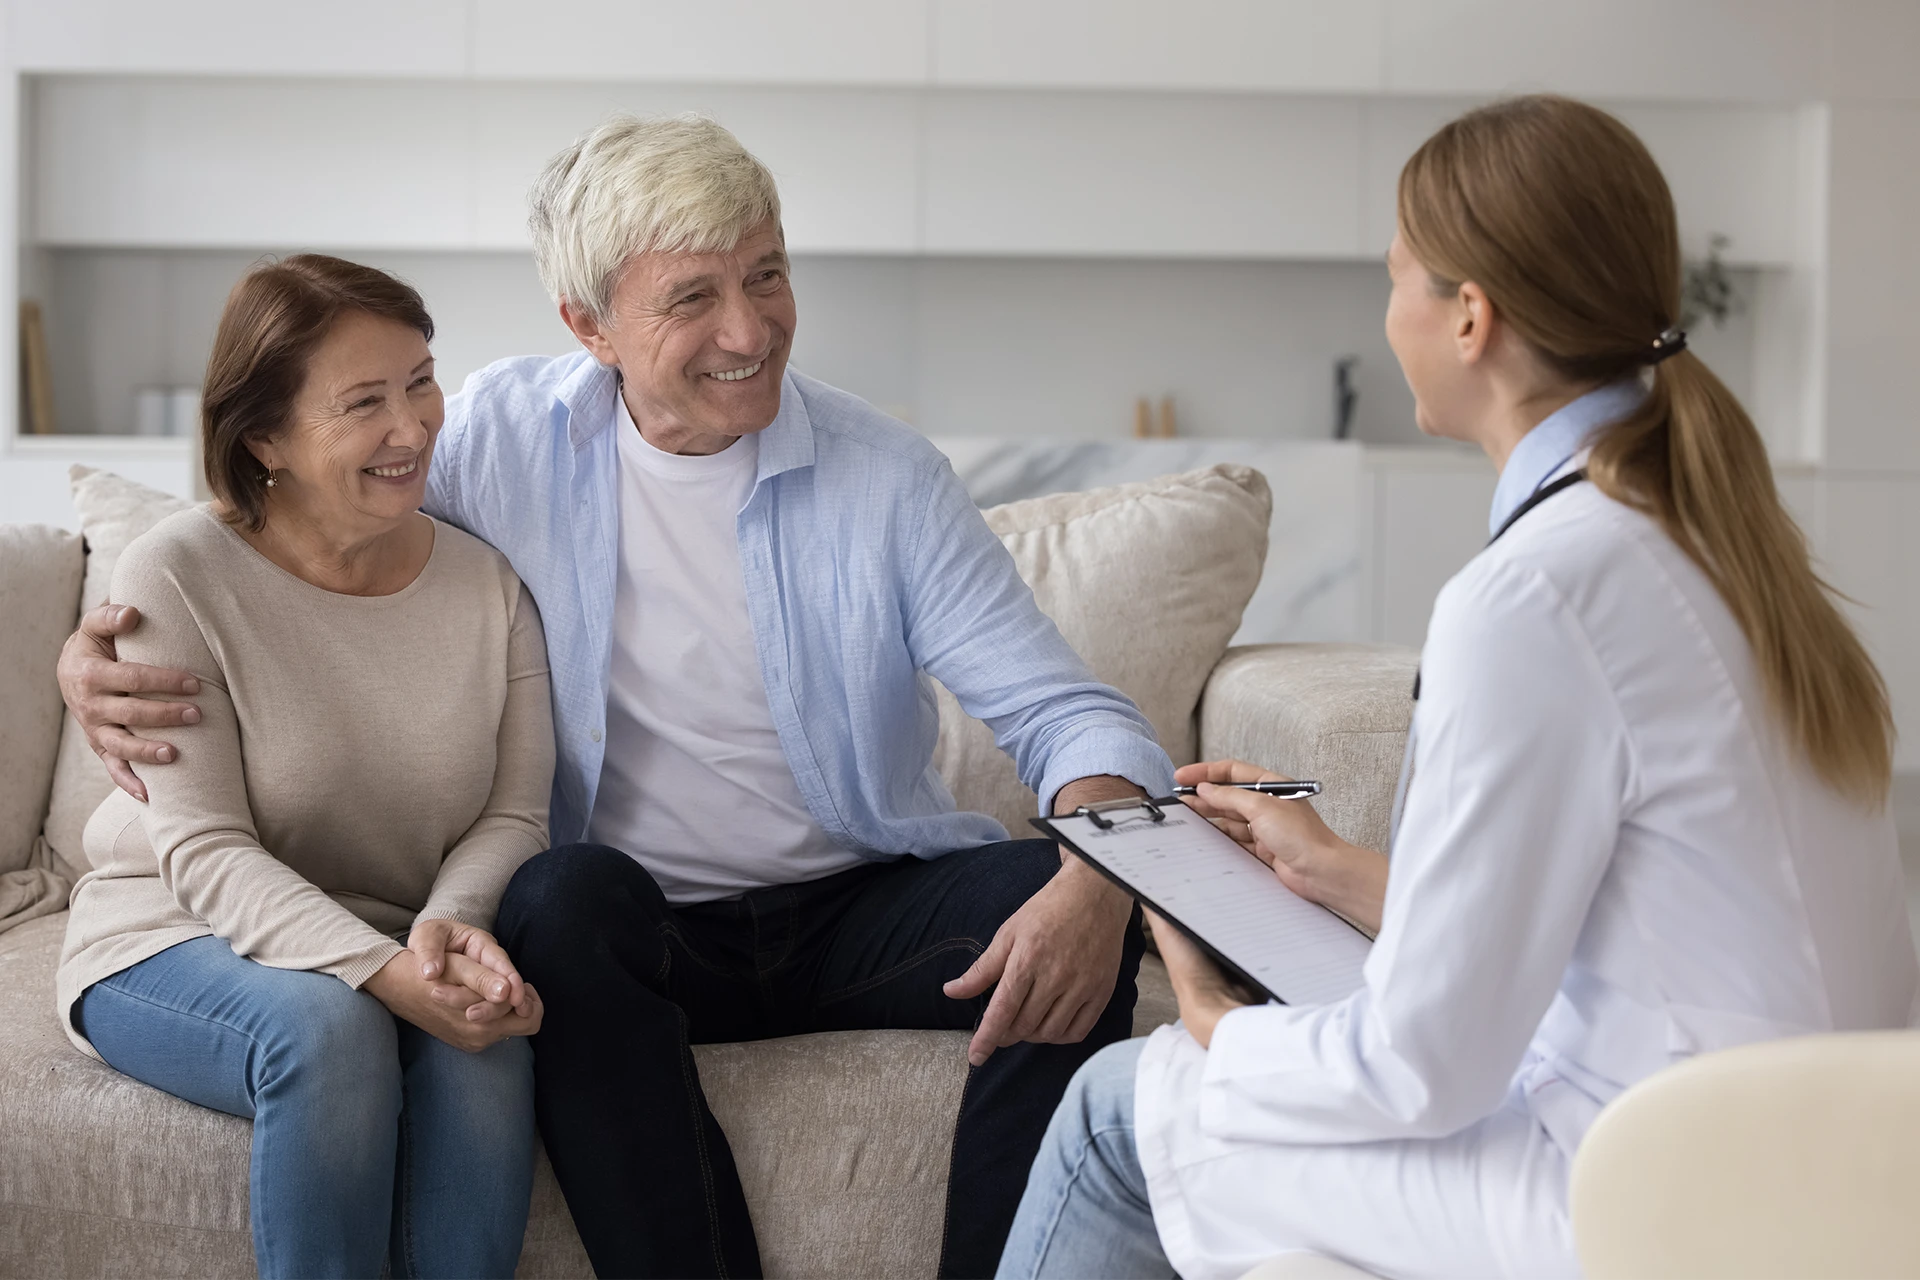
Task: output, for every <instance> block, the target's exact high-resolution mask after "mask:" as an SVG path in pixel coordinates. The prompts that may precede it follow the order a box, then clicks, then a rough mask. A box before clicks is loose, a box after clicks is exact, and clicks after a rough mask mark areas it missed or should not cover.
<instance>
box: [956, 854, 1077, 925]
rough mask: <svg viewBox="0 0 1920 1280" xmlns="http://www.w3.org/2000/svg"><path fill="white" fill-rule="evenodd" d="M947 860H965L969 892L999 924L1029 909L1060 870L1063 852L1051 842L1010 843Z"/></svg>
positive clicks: (963, 863) (963, 866)
mask: <svg viewBox="0 0 1920 1280" xmlns="http://www.w3.org/2000/svg"><path fill="white" fill-rule="evenodd" d="M947 856H948V857H949V858H959V859H962V860H963V861H962V863H961V866H962V868H963V871H964V874H965V876H966V880H967V889H966V892H967V893H968V895H969V896H970V897H972V898H973V899H974V900H975V901H976V902H978V903H979V905H980V907H981V909H982V910H983V912H984V914H986V915H988V916H990V917H992V918H993V920H994V922H995V923H996V924H997V923H998V922H999V921H1004V920H1005V919H1006V918H1007V917H1008V916H1010V915H1012V914H1013V913H1014V912H1016V911H1018V910H1019V909H1020V908H1021V907H1022V906H1024V905H1026V902H1027V900H1028V899H1029V898H1031V897H1033V895H1034V894H1036V893H1039V892H1040V891H1041V890H1042V889H1044V888H1046V887H1047V884H1048V883H1049V882H1050V881H1051V880H1052V879H1053V877H1054V876H1055V875H1056V874H1058V872H1059V870H1060V848H1059V846H1058V845H1056V844H1054V843H1053V842H1052V841H1051V840H1008V841H1005V842H1004V843H1001V844H990V845H985V846H983V847H981V848H978V849H969V850H964V851H962V852H959V853H950V854H948V855H947Z"/></svg>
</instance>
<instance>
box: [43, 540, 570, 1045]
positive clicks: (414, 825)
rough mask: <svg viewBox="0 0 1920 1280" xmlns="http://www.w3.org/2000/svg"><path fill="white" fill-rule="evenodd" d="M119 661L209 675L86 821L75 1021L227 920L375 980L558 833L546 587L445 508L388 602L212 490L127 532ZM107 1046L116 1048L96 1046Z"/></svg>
mask: <svg viewBox="0 0 1920 1280" xmlns="http://www.w3.org/2000/svg"><path fill="white" fill-rule="evenodd" d="M112 599H113V600H114V601H115V602H117V603H120V604H130V605H134V606H136V607H137V608H138V609H139V610H140V613H141V618H142V621H141V624H140V626H139V627H138V629H137V630H136V631H135V632H134V633H133V634H132V635H130V636H127V637H125V638H123V639H122V640H121V641H120V645H119V652H120V656H121V657H122V658H126V659H131V660H132V661H135V662H145V663H151V664H154V665H156V666H165V667H180V668H184V669H185V670H187V671H190V672H192V673H193V674H194V675H196V676H198V677H199V678H200V686H201V692H200V694H199V696H198V697H197V698H196V699H195V701H196V703H197V704H198V705H199V707H200V713H201V720H200V723H199V724H197V725H191V726H188V727H185V728H179V729H170V730H167V731H166V733H165V734H164V735H159V736H164V737H166V738H167V740H169V741H171V742H172V743H173V744H174V745H175V746H176V747H178V748H179V751H180V756H179V759H178V760H176V761H175V762H174V763H172V764H169V765H157V766H152V767H149V768H145V769H143V770H142V771H141V778H142V780H143V781H144V782H145V783H146V786H147V794H148V801H149V802H148V803H147V804H144V805H143V804H141V803H139V802H138V801H136V800H134V799H133V798H132V797H130V796H128V795H126V794H124V793H123V792H120V791H115V792H114V793H113V794H112V795H111V796H110V797H108V799H107V800H106V801H105V802H104V803H103V804H101V806H100V808H99V809H98V810H96V811H95V813H94V815H93V818H92V820H91V821H90V822H89V823H88V824H87V830H86V838H85V847H86V853H87V858H88V860H89V861H90V862H91V863H92V864H93V870H92V872H91V873H89V874H88V875H86V876H85V877H83V878H82V879H81V881H80V883H79V884H78V885H76V886H75V888H74V891H73V914H72V916H71V918H70V919H69V920H68V923H67V941H66V947H65V950H64V951H63V952H62V954H61V957H60V971H59V975H58V981H57V995H58V1000H59V1007H60V1016H61V1018H62V1020H63V1021H65V1022H66V1024H67V1032H68V1034H69V1035H70V1036H72V1037H73V1040H74V1043H76V1044H78V1045H79V1046H80V1047H81V1048H82V1049H84V1050H86V1051H87V1052H89V1053H92V1052H93V1048H92V1046H91V1045H89V1044H87V1043H86V1041H85V1039H84V1038H83V1037H81V1036H80V1034H79V1033H78V1032H77V1031H75V1030H74V1028H73V1023H72V1020H71V1013H72V1009H73V1005H74V1002H75V1001H76V1000H78V999H79V998H80V996H81V994H82V993H84V992H85V991H86V989H87V988H88V987H89V986H91V985H93V984H94V983H96V982H98V981H100V980H101V979H102V978H105V977H107V976H109V975H111V974H114V973H118V972H120V971H121V970H123V969H126V968H130V967H131V966H133V965H136V964H138V963H139V962H140V961H142V960H145V959H147V958H149V957H151V956H154V955H157V954H159V953H160V952H162V951H164V950H166V949H167V948H168V947H171V946H173V945H175V944H176V943H180V942H185V941H187V940H188V939H190V938H198V937H204V936H206V935H208V934H213V935H215V936H217V937H220V938H223V939H225V940H226V941H227V943H228V944H229V945H231V946H232V947H233V949H234V951H236V952H237V953H239V954H240V955H243V956H249V957H251V958H252V959H254V960H257V961H259V962H260V963H261V964H265V965H271V966H272V967H274V968H277V969H310V970H317V971H319V972H322V973H330V974H333V975H334V976H335V977H338V978H339V979H340V980H341V981H343V982H345V983H347V984H348V985H349V986H353V987H358V986H359V985H360V984H361V983H363V982H365V981H366V980H367V979H368V978H370V977H371V976H373V974H374V973H375V972H377V971H378V970H379V968H380V967H381V966H382V965H384V964H385V963H386V962H387V961H388V960H391V959H392V958H393V957H394V956H395V955H396V954H398V953H399V952H400V951H401V950H402V949H403V948H402V947H401V945H400V943H399V942H396V941H395V940H394V935H396V934H404V932H405V931H406V930H407V929H408V928H409V927H410V926H411V925H412V923H413V922H414V921H415V920H416V919H433V918H437V917H448V918H451V919H457V920H462V921H465V922H467V923H469V924H475V925H479V926H481V927H484V928H491V927H492V924H493V915H494V911H495V910H496V908H497V907H498V906H499V903H500V895H501V893H502V892H503V891H504V890H505V888H506V884H507V881H508V879H510V878H511V877H512V875H513V872H514V870H515V869H516V868H517V867H519V865H520V864H521V863H522V862H524V861H526V860H527V859H528V858H529V857H531V856H532V855H533V854H535V853H538V852H539V851H540V850H541V849H542V848H543V847H544V846H545V843H546V837H547V801H548V795H549V791H550V788H551V786H552V782H553V755H554V753H553V718H552V717H553V710H552V705H551V703H550V702H549V700H548V689H547V655H546V644H545V640H544V638H543V636H542V634H541V630H540V618H539V614H538V612H537V611H536V610H535V608H534V605H533V600H532V597H530V596H529V595H528V594H527V590H526V588H525V587H523V586H522V585H521V584H520V580H519V579H518V578H517V577H515V576H514V573H513V570H511V569H510V568H508V567H507V562H506V559H505V558H504V557H503V556H501V555H500V553H499V552H497V551H495V550H494V549H493V548H492V547H490V546H488V545H487V544H486V543H484V542H481V541H480V540H479V539H477V538H474V537H472V536H471V535H469V534H466V533H463V532H461V531H460V530H458V529H455V528H453V527H452V526H451V525H446V524H439V523H436V525H435V527H434V544H433V552H432V554H431V556H429V558H428V560H427V565H426V568H425V569H423V570H422V571H421V573H420V576H419V577H418V578H416V579H414V581H413V582H412V583H411V584H410V585H408V586H407V587H405V588H404V589H403V590H401V591H398V592H396V593H394V594H393V595H390V596H349V595H339V594H336V593H334V592H331V591H324V590H322V589H320V588H319V587H315V586H313V585H311V584H309V583H307V582H303V581H301V580H300V579H299V578H296V577H294V576H293V575H292V574H290V573H287V572H286V571H285V570H283V569H281V568H279V567H278V566H277V565H275V564H273V562H271V561H270V560H268V559H266V557H264V556H262V555H261V554H260V553H259V552H257V551H255V550H254V549H253V548H252V547H251V546H249V545H248V544H247V543H246V542H245V541H244V540H242V539H241V538H240V536H239V535H238V534H236V533H235V532H234V531H233V530H232V529H230V528H228V527H227V526H226V525H224V524H222V523H221V522H220V521H219V520H218V519H217V518H216V517H215V516H214V515H213V514H212V513H211V512H210V511H209V510H208V509H207V508H205V507H196V508H194V509H192V510H189V511H183V512H181V513H179V514H178V515H175V516H172V517H170V518H168V519H167V520H164V521H162V522H161V523H160V524H159V525H157V526H155V527H154V529H153V530H152V531H151V532H149V533H148V534H147V535H146V536H144V537H142V538H140V539H139V540H138V541H136V542H134V543H133V544H132V545H131V546H129V547H128V548H127V550H126V552H125V554H123V555H122V556H121V558H120V562H119V565H118V566H117V567H116V568H115V570H114V574H113V589H112ZM96 1056H97V1055H96Z"/></svg>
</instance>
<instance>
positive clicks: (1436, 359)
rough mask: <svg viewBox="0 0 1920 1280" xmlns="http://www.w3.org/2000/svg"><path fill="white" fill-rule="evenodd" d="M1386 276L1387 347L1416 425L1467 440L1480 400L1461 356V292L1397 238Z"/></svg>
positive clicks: (1465, 318) (1429, 432)
mask: <svg viewBox="0 0 1920 1280" xmlns="http://www.w3.org/2000/svg"><path fill="white" fill-rule="evenodd" d="M1387 274H1388V275H1389V276H1390V277H1391V278H1392V280H1393V293H1392V295H1391V296H1390V297H1389V298H1388V299H1387V323H1386V328H1387V345H1388V346H1390V347H1392V348H1393V354H1394V357H1395V358H1396V359H1398V360H1399V361H1400V371H1401V372H1402V373H1403V374H1405V375H1406V379H1407V387H1408V388H1409V389H1410V390H1411V391H1412V392H1413V411H1414V421H1415V423H1416V424H1417V425H1418V426H1419V428H1420V430H1421V431H1422V432H1424V433H1425V434H1427V435H1430V436H1443V437H1445V438H1447V439H1450V440H1470V439H1472V438H1473V436H1472V426H1473V421H1474V415H1475V413H1476V412H1477V410H1478V406H1479V401H1480V397H1479V395H1478V394H1477V391H1478V387H1477V379H1475V378H1474V377H1473V376H1472V368H1471V364H1470V362H1469V361H1468V360H1467V359H1465V358H1463V357H1464V353H1463V350H1462V337H1463V334H1462V325H1463V323H1470V319H1469V317H1468V315H1467V312H1466V309H1465V307H1463V305H1462V303H1461V296H1460V290H1459V289H1458V288H1457V287H1455V286H1453V285H1451V284H1449V283H1448V282H1447V281H1443V280H1440V279H1438V278H1436V277H1435V276H1434V274H1433V273H1432V272H1430V271H1428V270H1427V268H1426V267H1425V266H1424V265H1423V264H1422V263H1421V262H1420V260H1419V259H1418V258H1416V257H1414V256H1413V250H1411V249H1409V248H1408V247H1407V243H1406V240H1405V239H1404V238H1403V237H1402V236H1400V235H1398V234H1396V235H1395V236H1394V237H1393V244H1392V245H1390V246H1389V247H1388V249H1387Z"/></svg>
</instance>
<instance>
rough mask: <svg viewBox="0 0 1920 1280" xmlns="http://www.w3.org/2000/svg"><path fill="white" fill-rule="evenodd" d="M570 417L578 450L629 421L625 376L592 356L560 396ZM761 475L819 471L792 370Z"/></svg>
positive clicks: (763, 443)
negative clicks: (623, 385) (622, 394)
mask: <svg viewBox="0 0 1920 1280" xmlns="http://www.w3.org/2000/svg"><path fill="white" fill-rule="evenodd" d="M554 399H555V400H556V401H558V402H559V404H560V405H561V406H562V407H563V408H565V409H566V411H567V434H568V438H569V439H570V440H571V441H572V443H573V447H574V448H575V449H579V448H581V447H582V446H583V445H585V444H586V443H587V441H589V440H591V439H593V438H594V437H595V436H597V435H599V434H600V433H601V432H602V431H604V430H606V429H607V428H608V427H611V426H613V425H614V424H615V423H616V422H618V421H620V420H621V419H622V418H624V417H625V416H626V414H625V412H624V406H623V405H622V402H621V400H620V375H619V374H618V373H616V372H614V370H612V369H610V368H608V367H607V366H606V365H603V364H601V363H600V362H599V361H598V360H595V359H594V358H593V357H592V356H588V357H587V358H586V359H585V360H584V361H582V363H581V365H580V367H579V368H578V369H575V370H574V371H573V372H572V373H570V374H568V375H567V378H566V381H564V382H562V383H561V384H560V386H559V388H558V389H557V390H556V391H555V392H554ZM759 444H760V469H759V472H758V474H757V475H756V476H755V477H754V484H755V485H756V486H758V485H759V483H760V481H762V480H765V479H767V478H768V477H769V476H777V475H779V474H780V473H781V472H783V471H794V470H797V469H798V468H800V467H810V466H812V465H813V421H812V419H811V418H809V417H808V415H807V405H806V401H805V400H803V399H802V398H801V396H800V388H799V387H798V386H796V385H795V384H794V380H793V372H792V371H791V370H788V371H787V372H786V373H785V374H784V375H782V377H781V380H780V412H779V413H778V414H777V415H776V416H775V417H774V419H773V422H772V423H771V424H770V425H769V426H768V427H767V429H766V430H764V431H762V432H761V433H760V441H759Z"/></svg>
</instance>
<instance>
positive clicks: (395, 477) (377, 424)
mask: <svg viewBox="0 0 1920 1280" xmlns="http://www.w3.org/2000/svg"><path fill="white" fill-rule="evenodd" d="M445 417H446V403H445V401H444V399H443V398H442V396H441V392H440V384H439V383H437V382H435V381H434V377H433V354H432V353H431V352H430V351H429V350H428V349H427V340H426V338H425V337H423V336H422V335H421V334H420V332H419V331H418V330H416V329H413V328H411V327H409V326H408V325H405V324H402V323H401V322H399V321H398V320H388V319H384V318H382V317H379V316H373V315H369V314H367V313H366V312H364V311H349V312H346V313H345V314H343V315H342V316H341V317H340V318H339V320H337V321H336V322H335V323H334V326H333V328H332V329H331V330H330V331H329V332H328V333H327V336H326V337H325V338H324V339H323V340H322V341H321V343H320V345H319V347H318V348H316V349H315V350H314V353H313V357H312V359H310V360H309V361H308V363H307V370H306V380H305V382H304V383H303V384H302V386H301V388H300V391H299V394H298V395H297V396H296V397H295V398H294V403H293V407H292V409H291V411H290V412H289V413H288V415H287V426H286V428H285V430H283V431H282V432H281V433H280V434H279V435H277V436H275V437H273V438H272V439H271V440H267V441H263V442H260V443H258V444H254V445H251V446H250V448H251V449H252V450H253V454H254V456H255V457H256V458H258V459H259V460H260V463H261V465H262V466H263V467H266V468H267V469H268V470H270V471H272V472H273V473H274V480H275V483H274V486H273V488H272V490H271V491H270V493H269V496H268V500H267V518H268V520H269V521H271V520H273V519H275V518H276V517H278V518H291V519H293V520H295V521H297V522H299V523H301V524H305V525H308V526H311V527H315V528H319V529H324V530H326V531H327V532H328V533H329V534H330V535H331V536H333V537H336V538H341V539H344V540H354V539H357V538H361V537H367V536H373V535H377V534H379V533H382V532H385V531H386V530H387V529H390V528H393V527H395V526H397V525H398V524H399V523H400V522H401V521H403V520H405V519H406V517H407V516H408V515H410V514H412V513H413V512H414V511H417V510H418V509H419V507H420V504H421V502H422V501H424V499H425V497H426V488H427V467H428V465H429V464H430V463H431V461H432V457H433V442H434V439H435V438H436V437H437V436H438V435H439V434H440V425H441V423H442V422H443V421H444V420H445Z"/></svg>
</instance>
